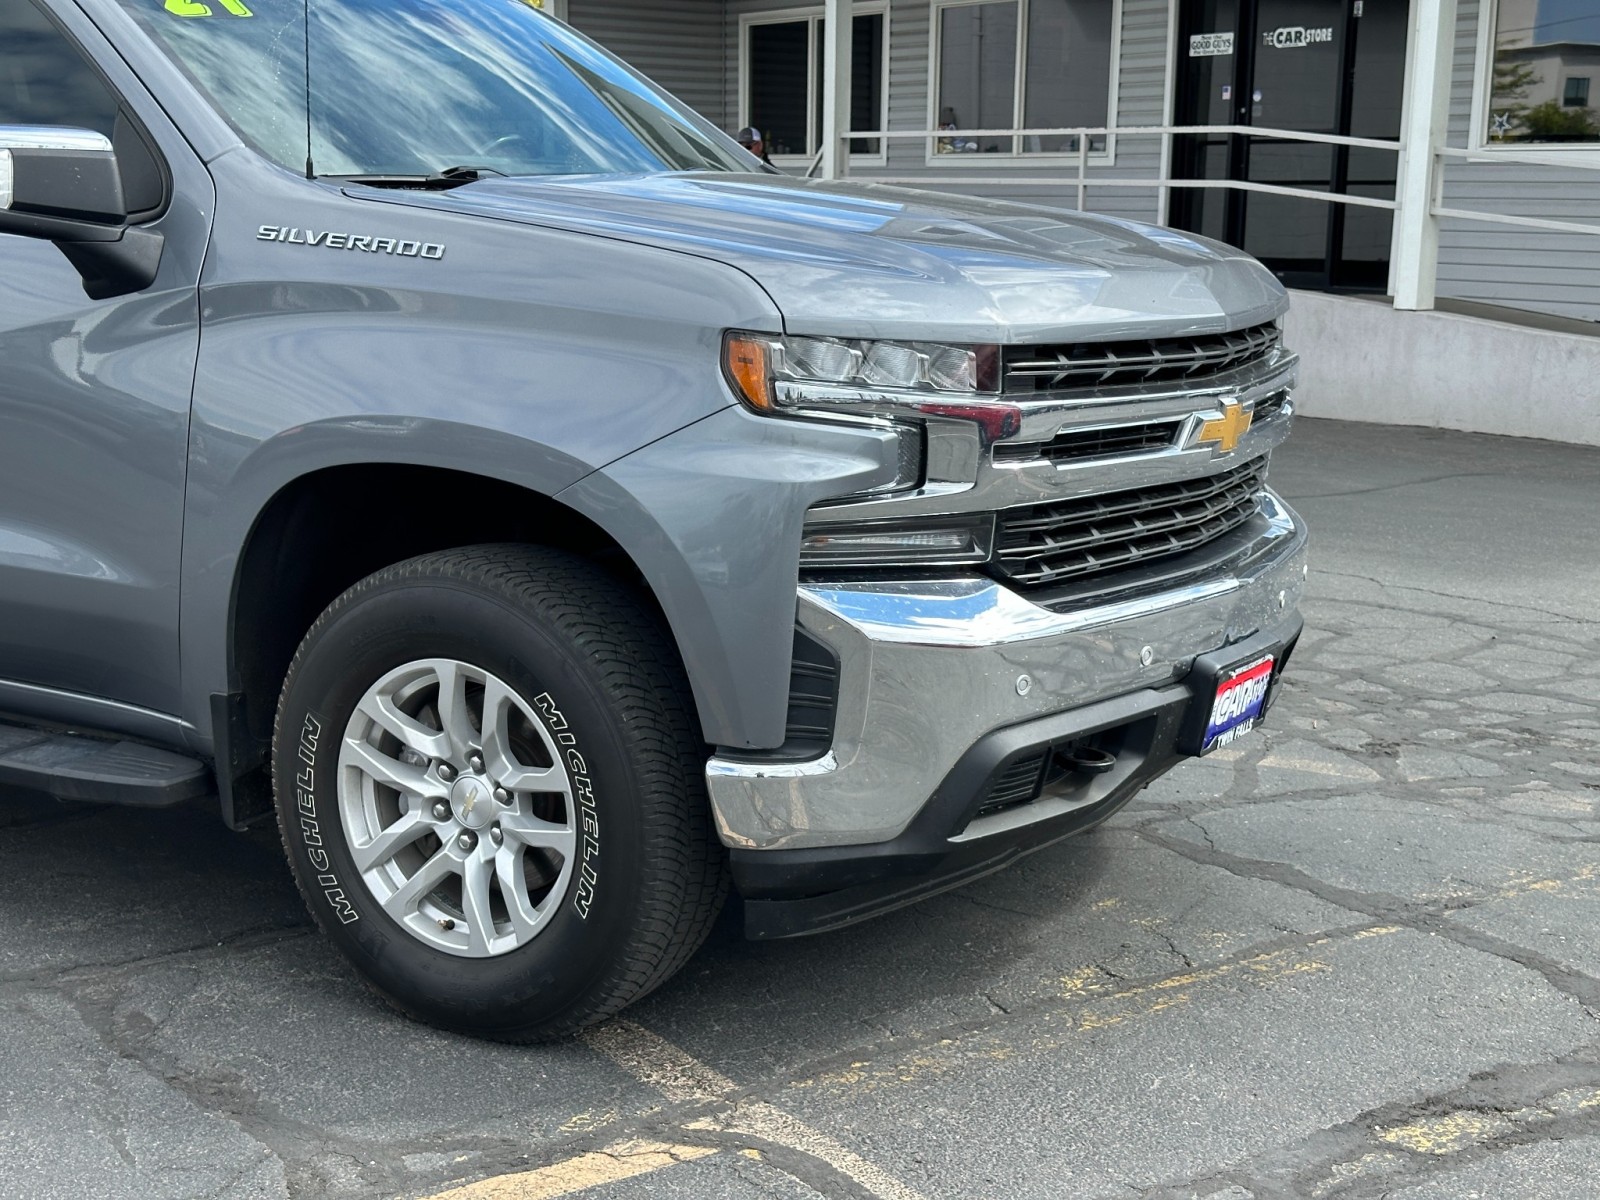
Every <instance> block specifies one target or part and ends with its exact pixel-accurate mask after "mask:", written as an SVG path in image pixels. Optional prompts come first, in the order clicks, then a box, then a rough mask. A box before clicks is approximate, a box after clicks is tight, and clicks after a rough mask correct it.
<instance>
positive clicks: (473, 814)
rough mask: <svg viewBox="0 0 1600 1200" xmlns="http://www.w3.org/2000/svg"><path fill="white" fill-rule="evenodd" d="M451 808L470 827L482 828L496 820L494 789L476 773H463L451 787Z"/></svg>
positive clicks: (457, 818) (458, 818)
mask: <svg viewBox="0 0 1600 1200" xmlns="http://www.w3.org/2000/svg"><path fill="white" fill-rule="evenodd" d="M450 808H451V810H452V811H453V812H454V813H455V816H456V820H458V821H460V822H461V823H462V824H463V825H465V826H466V827H467V828H468V829H482V828H484V827H485V826H487V825H488V824H489V822H490V821H492V820H494V789H493V788H491V787H490V786H489V785H488V783H487V782H485V781H484V780H482V779H479V778H478V777H477V776H475V775H463V776H462V777H461V778H460V779H458V780H456V781H455V783H454V784H453V785H452V786H451V788H450Z"/></svg>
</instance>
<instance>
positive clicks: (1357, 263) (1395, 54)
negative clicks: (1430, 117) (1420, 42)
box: [1172, 0, 1409, 290]
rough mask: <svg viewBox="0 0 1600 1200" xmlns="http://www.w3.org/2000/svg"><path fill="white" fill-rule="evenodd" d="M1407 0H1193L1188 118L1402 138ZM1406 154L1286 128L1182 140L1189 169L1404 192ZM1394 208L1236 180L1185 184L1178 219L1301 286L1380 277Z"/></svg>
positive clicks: (1351, 190)
mask: <svg viewBox="0 0 1600 1200" xmlns="http://www.w3.org/2000/svg"><path fill="white" fill-rule="evenodd" d="M1408 15H1409V8H1408V0H1187V2H1186V3H1185V4H1184V6H1183V10H1182V14H1181V19H1180V35H1179V46H1178V63H1179V68H1178V90H1177V95H1178V104H1177V111H1176V113H1175V114H1174V115H1175V119H1176V121H1177V122H1178V123H1179V124H1184V125H1189V124H1193V125H1215V124H1233V125H1251V126H1260V127H1263V128H1271V129H1284V130H1293V131H1296V132H1305V133H1328V134H1341V135H1346V136H1350V135H1354V136H1358V137H1374V138H1395V137H1398V136H1399V132H1400V97H1401V91H1402V87H1403V83H1404V77H1405V38H1406V29H1407V22H1408ZM1395 166H1396V156H1395V155H1394V154H1392V153H1389V152H1386V151H1382V150H1365V149H1353V148H1349V147H1339V146H1329V145H1318V144H1316V143H1311V142H1297V141H1290V140H1286V139H1283V138H1272V137H1254V136H1248V135H1246V136H1240V135H1228V134H1215V135H1212V134H1192V135H1186V136H1184V137H1180V138H1178V139H1175V146H1174V156H1173V170H1174V174H1175V175H1176V177H1178V178H1189V179H1235V180H1244V181H1250V182H1255V183H1264V184H1275V185H1278V186H1280V187H1293V188H1300V189H1304V190H1309V191H1333V192H1339V193H1348V194H1355V195H1370V196H1375V197H1379V198H1384V199H1388V198H1392V197H1393V195H1394V180H1395ZM1391 220H1392V218H1391V216H1390V214H1389V213H1388V212H1387V211H1385V210H1381V209H1368V208H1356V207H1350V206H1346V205H1337V204H1325V203H1323V202H1321V201H1317V200H1307V199H1300V198H1298V197H1293V196H1279V195H1274V194H1272V193H1268V192H1249V191H1242V190H1236V189H1199V188H1180V189H1176V190H1175V192H1174V196H1173V203H1172V221H1173V224H1175V225H1177V226H1178V227H1179V228H1183V229H1190V230H1193V231H1195V232H1197V233H1203V234H1206V235H1207V236H1210V237H1215V238H1220V239H1221V240H1223V241H1227V242H1231V243H1232V244H1233V245H1236V246H1241V247H1243V248H1244V249H1245V250H1248V251H1249V252H1250V253H1251V254H1254V255H1255V256H1256V257H1258V258H1260V259H1261V260H1262V261H1263V262H1264V263H1266V264H1267V266H1268V267H1270V268H1271V269H1272V270H1273V271H1274V272H1275V273H1276V274H1277V275H1278V277H1279V278H1281V279H1282V280H1283V281H1284V282H1285V283H1287V284H1289V285H1291V286H1294V287H1309V288H1323V289H1326V288H1356V289H1364V290H1381V289H1382V287H1383V286H1384V283H1385V280H1386V277H1387V273H1388V261H1389V231H1390V227H1391Z"/></svg>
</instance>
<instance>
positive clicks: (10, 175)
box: [0, 125, 162, 300]
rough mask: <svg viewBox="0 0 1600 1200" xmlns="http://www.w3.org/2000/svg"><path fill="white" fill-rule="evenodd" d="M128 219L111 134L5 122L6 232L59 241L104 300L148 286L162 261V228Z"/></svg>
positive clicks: (2, 194) (0, 196)
mask: <svg viewBox="0 0 1600 1200" xmlns="http://www.w3.org/2000/svg"><path fill="white" fill-rule="evenodd" d="M127 222H128V206H127V203H126V201H125V200H124V199H123V193H122V173H121V172H120V171H119V170H118V168H117V156H116V153H115V151H113V150H112V147H111V140H110V139H109V138H107V137H106V136H105V135H103V134H99V133H94V132H92V131H90V130H87V129H56V128H49V127H45V126H37V125H0V233H13V234H19V235H21V236H23V237H36V238H44V239H46V240H48V241H52V242H54V243H55V244H56V246H57V248H58V249H60V251H61V252H62V253H63V254H64V255H66V257H67V261H68V262H70V263H71V264H72V265H73V266H74V267H75V268H77V271H78V274H79V275H80V276H82V277H83V290H84V292H85V293H86V294H87V295H88V296H89V297H90V299H94V300H101V299H105V298H107V297H110V296H121V295H125V294H127V293H128V292H136V291H140V290H142V289H144V288H147V287H149V286H150V285H151V284H152V283H154V282H155V277H156V268H157V267H159V266H160V264H161V245H162V241H161V235H160V234H158V233H155V232H153V231H151V230H148V229H140V228H138V227H137V226H130V225H129V224H128V223H127Z"/></svg>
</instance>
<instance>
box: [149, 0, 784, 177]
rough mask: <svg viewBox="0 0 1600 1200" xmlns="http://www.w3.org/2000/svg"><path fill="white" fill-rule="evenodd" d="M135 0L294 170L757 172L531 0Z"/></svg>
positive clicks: (187, 66)
mask: <svg viewBox="0 0 1600 1200" xmlns="http://www.w3.org/2000/svg"><path fill="white" fill-rule="evenodd" d="M122 2H123V4H124V5H125V6H126V7H127V8H128V9H129V11H130V12H132V13H133V15H134V16H135V17H136V18H137V19H138V20H139V21H140V23H141V24H143V25H144V27H145V28H146V29H147V30H149V31H150V33H151V34H152V35H153V36H154V37H155V39H156V41H157V42H158V43H160V45H161V46H162V47H163V48H164V49H166V50H167V52H168V53H169V54H170V55H171V56H172V57H173V58H174V59H176V60H177V61H178V63H179V64H180V65H181V66H182V67H183V68H184V70H185V71H186V72H187V73H188V74H189V76H190V78H191V79H193V80H194V82H195V83H196V84H197V85H198V86H199V87H200V88H201V90H202V91H204V92H205V93H206V95H207V96H208V97H209V98H210V100H211V102H212V103H213V104H214V105H215V106H216V108H217V109H218V111H219V112H221V113H222V115H223V116H224V117H226V118H227V119H228V121H229V122H230V123H231V124H232V125H233V127H234V128H235V129H237V130H238V131H239V134H240V135H241V136H242V137H243V138H244V139H245V140H246V141H247V142H249V143H250V144H251V145H253V146H254V147H255V148H256V149H258V150H260V151H261V152H262V153H263V154H265V155H267V156H268V157H269V158H271V159H273V160H274V161H276V162H278V163H281V164H282V165H283V166H285V167H288V168H289V169H291V170H293V171H296V172H305V173H308V174H315V175H432V174H435V173H437V172H439V171H442V170H445V169H447V168H451V167H472V168H477V169H479V170H484V171H492V172H497V173H500V174H504V175H596V174H626V173H636V172H655V171H692V170H718V171H753V170H756V169H758V164H757V163H756V161H755V159H754V158H753V157H751V156H750V155H748V154H746V153H745V152H744V151H743V150H742V149H740V147H739V146H738V145H737V143H735V142H734V141H733V140H732V139H731V138H728V137H726V136H725V135H723V134H722V133H721V132H720V131H719V130H718V129H717V128H716V127H715V126H714V125H712V124H711V123H710V122H708V121H706V120H705V119H703V118H702V117H700V116H698V115H696V114H695V113H693V112H692V111H690V110H689V109H688V108H687V107H685V106H684V105H682V104H680V103H679V102H678V101H677V100H675V99H673V98H672V97H671V96H669V95H667V93H665V92H663V91H662V90H661V89H659V88H658V87H656V86H655V85H654V84H652V83H650V82H649V81H648V80H647V79H645V78H644V77H643V76H642V75H639V74H638V73H637V72H635V71H633V70H632V69H631V68H629V67H627V66H626V65H624V64H623V63H622V62H620V61H619V60H618V59H616V58H613V57H612V56H611V55H610V54H608V53H606V52H605V51H604V50H602V49H600V48H599V47H598V46H596V45H595V44H594V43H592V42H590V41H589V40H588V39H587V38H585V37H583V36H582V35H580V34H578V33H576V32H574V31H573V30H572V29H570V28H568V27H567V26H566V25H564V24H562V23H561V22H560V21H557V20H555V19H554V18H552V17H548V16H546V15H544V14H543V13H541V12H538V11H537V10H536V9H534V8H532V7H530V6H529V5H528V4H526V3H524V2H523V0H468V2H465V3H463V2H462V0H206V2H205V3H203V4H202V3H199V2H198V0H122ZM308 21H309V26H308Z"/></svg>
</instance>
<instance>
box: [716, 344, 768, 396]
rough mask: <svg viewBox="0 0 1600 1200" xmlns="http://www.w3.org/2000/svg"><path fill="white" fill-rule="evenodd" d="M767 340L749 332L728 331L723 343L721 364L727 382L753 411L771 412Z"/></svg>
mask: <svg viewBox="0 0 1600 1200" xmlns="http://www.w3.org/2000/svg"><path fill="white" fill-rule="evenodd" d="M769 362H770V358H769V351H768V342H767V339H765V338H758V337H751V336H750V335H749V334H743V333H730V334H729V335H728V337H727V340H726V341H725V343H724V345H723V366H724V368H725V369H726V370H727V372H728V381H729V382H730V383H732V384H733V387H734V390H735V391H737V392H738V393H739V397H740V399H742V400H743V401H744V402H745V403H746V404H748V405H749V406H750V407H751V408H753V409H755V410H756V411H757V412H771V411H772V407H773V405H772V372H771V371H770V370H769Z"/></svg>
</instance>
